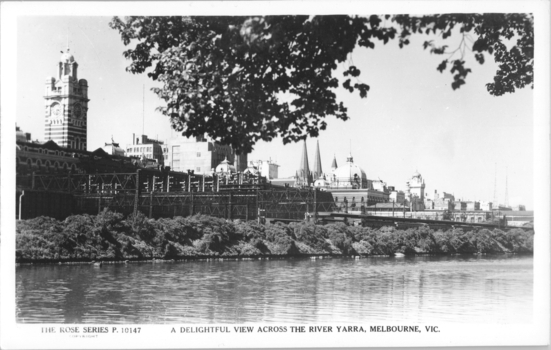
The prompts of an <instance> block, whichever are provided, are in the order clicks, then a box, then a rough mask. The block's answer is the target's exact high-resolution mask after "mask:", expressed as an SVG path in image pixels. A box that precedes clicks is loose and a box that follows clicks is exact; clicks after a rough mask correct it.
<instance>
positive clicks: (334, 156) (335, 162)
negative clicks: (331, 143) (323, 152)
mask: <svg viewBox="0 0 551 350" xmlns="http://www.w3.org/2000/svg"><path fill="white" fill-rule="evenodd" d="M337 168H338V166H337V156H336V155H333V163H331V170H335V169H337Z"/></svg>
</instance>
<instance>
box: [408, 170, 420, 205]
mask: <svg viewBox="0 0 551 350" xmlns="http://www.w3.org/2000/svg"><path fill="white" fill-rule="evenodd" d="M406 184H407V195H408V199H409V202H410V203H411V210H413V211H419V210H425V180H424V179H423V177H422V176H421V174H419V172H418V171H415V174H413V176H412V177H411V180H409V181H408V182H407V183H406Z"/></svg>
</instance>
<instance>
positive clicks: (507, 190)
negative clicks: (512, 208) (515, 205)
mask: <svg viewBox="0 0 551 350" xmlns="http://www.w3.org/2000/svg"><path fill="white" fill-rule="evenodd" d="M507 176H508V169H507V168H505V206H506V207H508V206H509V186H508V183H507V180H508V179H507Z"/></svg>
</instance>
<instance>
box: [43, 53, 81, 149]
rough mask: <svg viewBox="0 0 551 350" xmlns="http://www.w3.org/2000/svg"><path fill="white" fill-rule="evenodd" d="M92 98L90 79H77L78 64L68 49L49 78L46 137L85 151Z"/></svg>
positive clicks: (63, 145) (62, 145)
mask: <svg viewBox="0 0 551 350" xmlns="http://www.w3.org/2000/svg"><path fill="white" fill-rule="evenodd" d="M89 101H90V100H89V99H88V82H87V81H86V80H85V79H78V63H77V62H76V60H75V58H74V57H73V55H72V54H71V53H70V52H69V48H67V51H66V52H65V53H63V55H61V59H60V61H59V63H58V71H57V76H56V77H48V78H47V79H46V89H45V92H44V102H45V117H46V118H45V139H46V140H52V141H54V142H55V143H56V144H57V145H59V146H60V147H65V148H71V149H76V150H84V151H85V150H86V148H87V117H88V102H89Z"/></svg>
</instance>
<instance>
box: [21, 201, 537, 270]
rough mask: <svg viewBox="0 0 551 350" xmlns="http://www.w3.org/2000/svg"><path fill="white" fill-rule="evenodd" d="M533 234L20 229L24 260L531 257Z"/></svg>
mask: <svg viewBox="0 0 551 350" xmlns="http://www.w3.org/2000/svg"><path fill="white" fill-rule="evenodd" d="M533 238H534V232H533V231H523V230H521V229H510V230H508V231H506V232H505V231H502V230H499V229H495V230H492V231H491V230H487V229H477V230H473V231H463V230H462V229H453V230H448V231H444V232H443V231H434V230H431V229H428V228H415V229H407V230H398V229H395V228H393V227H383V228H381V229H372V228H369V227H356V226H346V225H345V224H341V223H338V224H330V225H325V226H321V225H314V224H312V223H291V224H273V225H272V224H268V225H259V224H257V223H256V222H255V221H249V222H229V221H226V220H224V219H219V218H215V217H209V216H204V215H195V216H192V217H186V218H184V217H175V218H172V219H158V220H153V219H148V218H147V217H145V216H144V215H142V214H139V215H137V216H135V217H133V216H131V217H128V218H124V217H123V216H122V215H121V214H118V213H113V212H109V211H105V212H103V213H101V214H100V215H97V216H89V215H74V216H71V217H69V218H67V219H65V220H64V221H57V220H55V219H52V218H47V217H39V218H35V219H31V220H24V221H21V222H18V223H17V237H16V242H17V243H16V249H17V250H16V259H17V261H18V262H39V261H43V262H44V261H52V262H53V261H89V260H91V259H96V260H127V259H128V260H134V259H136V260H141V259H151V258H158V259H180V258H199V257H258V256H301V255H303V256H307V255H312V254H314V255H322V254H330V255H360V256H373V255H393V254H395V253H403V254H406V255H415V254H476V253H489V254H499V253H524V254H531V253H532V251H533V242H534V239H533Z"/></svg>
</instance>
